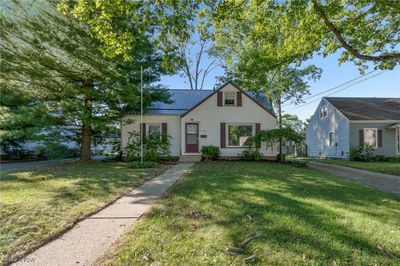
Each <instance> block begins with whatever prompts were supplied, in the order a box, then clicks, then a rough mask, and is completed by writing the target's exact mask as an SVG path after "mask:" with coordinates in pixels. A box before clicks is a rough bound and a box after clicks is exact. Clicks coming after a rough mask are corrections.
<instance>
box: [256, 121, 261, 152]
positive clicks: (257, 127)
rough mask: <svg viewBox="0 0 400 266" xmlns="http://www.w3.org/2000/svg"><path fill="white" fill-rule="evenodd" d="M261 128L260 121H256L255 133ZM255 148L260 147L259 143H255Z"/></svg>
mask: <svg viewBox="0 0 400 266" xmlns="http://www.w3.org/2000/svg"><path fill="white" fill-rule="evenodd" d="M260 130H261V123H256V134H257V133H258V132H260ZM256 148H261V143H257V144H256Z"/></svg>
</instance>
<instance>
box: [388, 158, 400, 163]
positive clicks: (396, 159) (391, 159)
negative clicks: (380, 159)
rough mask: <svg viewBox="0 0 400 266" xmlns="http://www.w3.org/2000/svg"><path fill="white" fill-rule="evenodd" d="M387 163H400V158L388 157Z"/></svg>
mask: <svg viewBox="0 0 400 266" xmlns="http://www.w3.org/2000/svg"><path fill="white" fill-rule="evenodd" d="M387 161H388V162H391V163H400V157H387Z"/></svg>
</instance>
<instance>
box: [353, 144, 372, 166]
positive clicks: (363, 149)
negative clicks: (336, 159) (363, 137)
mask: <svg viewBox="0 0 400 266" xmlns="http://www.w3.org/2000/svg"><path fill="white" fill-rule="evenodd" d="M373 159H374V147H373V146H371V145H368V144H364V145H360V146H358V147H357V148H353V149H351V150H350V160H351V161H361V162H371V161H373Z"/></svg>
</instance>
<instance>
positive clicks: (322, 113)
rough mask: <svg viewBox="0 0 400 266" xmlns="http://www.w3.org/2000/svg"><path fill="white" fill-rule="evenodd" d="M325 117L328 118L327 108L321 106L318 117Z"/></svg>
mask: <svg viewBox="0 0 400 266" xmlns="http://www.w3.org/2000/svg"><path fill="white" fill-rule="evenodd" d="M327 116H328V107H326V106H322V107H321V109H319V117H320V118H325V117H327Z"/></svg>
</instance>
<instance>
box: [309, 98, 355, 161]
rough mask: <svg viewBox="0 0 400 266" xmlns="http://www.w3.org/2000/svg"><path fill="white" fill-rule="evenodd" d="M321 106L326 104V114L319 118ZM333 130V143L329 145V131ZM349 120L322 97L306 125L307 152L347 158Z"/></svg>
mask: <svg viewBox="0 0 400 266" xmlns="http://www.w3.org/2000/svg"><path fill="white" fill-rule="evenodd" d="M322 106H327V108H328V115H327V117H325V118H320V116H319V112H320V108H321V107H322ZM330 131H333V132H335V137H334V143H337V145H334V146H333V147H329V132H330ZM349 131H350V129H349V121H348V119H347V118H346V117H344V116H343V115H342V114H341V113H340V112H339V111H337V109H336V108H335V107H333V106H332V105H331V104H330V103H329V102H327V101H326V100H325V99H322V100H321V102H320V104H319V105H318V107H317V109H316V111H315V113H314V114H313V115H312V116H311V119H310V123H309V124H308V127H307V137H306V141H307V154H308V156H312V157H332V158H343V159H344V158H348V155H349V150H350V148H349Z"/></svg>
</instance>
